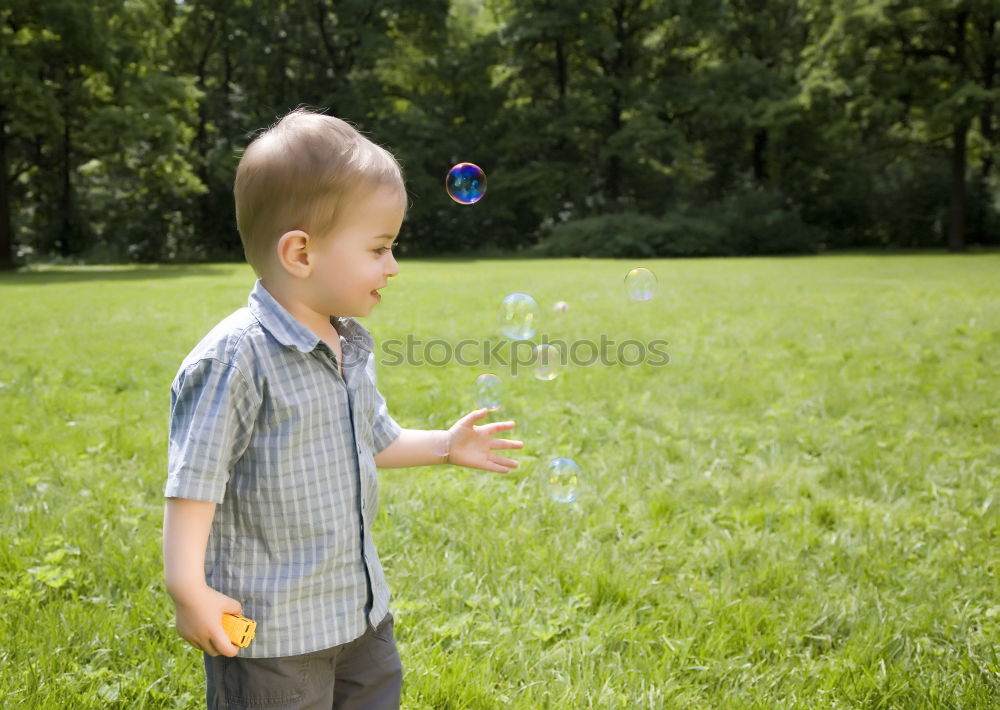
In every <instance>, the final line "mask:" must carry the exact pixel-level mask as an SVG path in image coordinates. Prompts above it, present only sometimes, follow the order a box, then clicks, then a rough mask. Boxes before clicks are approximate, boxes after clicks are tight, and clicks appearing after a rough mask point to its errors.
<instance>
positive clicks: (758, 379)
mask: <svg viewBox="0 0 1000 710" xmlns="http://www.w3.org/2000/svg"><path fill="white" fill-rule="evenodd" d="M635 265H639V264H633V263H630V262H621V261H604V260H601V261H590V260H571V261H531V260H512V261H460V260H449V261H418V262H406V261H404V262H403V264H402V273H401V275H400V276H399V277H398V278H397V279H396V280H395V281H394V282H393V283H392V284H391V286H390V287H389V288H388V289H387V290H386V292H385V299H384V301H383V303H382V305H381V306H380V307H379V308H378V310H377V312H376V313H375V314H374V315H373V316H372V317H370V318H368V319H366V325H368V327H369V328H370V329H371V330H372V331H373V333H374V334H375V336H376V339H377V340H379V341H380V342H383V343H384V342H386V341H388V340H390V339H394V338H405V337H406V336H407V334H412V335H413V336H414V337H415V338H419V339H422V340H425V341H426V340H430V339H434V338H441V339H445V340H448V341H450V342H452V343H455V342H457V341H458V340H461V339H463V338H472V339H485V338H490V337H494V338H495V337H496V336H495V335H494V331H495V324H494V314H495V311H496V307H497V305H498V304H499V302H500V300H501V299H502V298H503V296H504V295H506V294H507V293H509V292H512V291H526V292H528V293H531V294H533V295H534V296H535V298H536V299H537V300H538V302H539V305H540V306H541V307H542V313H543V316H544V322H543V327H544V329H545V331H546V332H548V333H549V334H551V335H552V336H554V337H563V338H567V339H570V340H578V339H583V338H589V339H593V340H599V339H600V336H601V334H605V335H607V336H608V337H609V338H612V339H615V340H616V341H619V342H620V341H622V340H624V339H627V338H634V339H637V340H641V341H649V340H652V339H654V338H663V339H665V340H667V341H669V343H670V345H669V346H668V348H667V349H668V351H669V353H670V357H671V362H670V364H669V365H667V366H666V367H652V366H642V367H630V368H626V367H600V366H592V367H569V368H567V370H566V371H565V372H564V373H563V374H562V375H561V376H560V377H559V378H557V379H556V380H553V381H551V382H542V381H538V380H536V379H534V378H533V377H532V376H531V375H530V373H522V374H520V375H518V376H517V377H511V376H509V373H506V372H504V371H503V370H502V368H497V367H492V368H489V369H493V370H494V371H496V372H497V373H498V374H501V375H503V376H504V379H505V386H506V395H505V399H504V409H503V410H502V411H501V412H500V414H501V415H503V416H507V415H509V416H511V417H514V418H516V419H517V420H518V423H519V426H518V429H517V432H518V433H519V436H521V437H522V438H523V439H524V441H525V449H524V451H523V452H522V453H521V454H520V455H519V457H518V458H519V459H520V460H521V462H522V464H521V468H520V469H519V470H517V471H516V472H514V473H511V474H509V475H506V476H500V475H495V474H487V473H483V472H476V471H468V470H464V469H458V468H454V467H437V468H420V469H406V470H391V471H383V472H382V474H381V483H380V496H381V504H382V508H381V512H380V516H379V520H378V522H377V524H376V530H375V535H376V541H377V542H378V545H379V549H380V551H381V553H382V556H383V559H384V562H385V566H386V569H387V574H388V577H389V582H390V586H391V588H392V590H393V594H394V601H393V608H394V610H395V612H396V616H397V626H396V630H397V636H398V642H399V646H400V651H401V654H402V657H403V663H404V667H405V672H406V676H405V683H404V707H406V708H499V707H503V708H524V709H535V708H560V709H561V708H601V709H604V708H727V709H729V708H755V709H760V710H764V709H770V708H808V709H813V708H928V709H931V708H934V709H938V708H994V707H997V706H998V705H1000V659H998V654H997V639H998V638H1000V586H998V579H997V575H998V571H1000V564H998V561H997V560H998V554H997V550H998V546H1000V494H998V490H997V480H998V475H997V474H998V465H1000V444H998V441H1000V436H998V434H1000V402H998V392H1000V255H997V254H982V255H975V256H942V255H910V256H891V257H876V256H865V255H850V256H823V257H810V258H787V259H727V260H713V259H709V260H670V261H656V262H645V263H643V264H642V265H644V266H647V267H649V268H651V269H652V270H653V271H654V272H655V273H656V274H657V276H658V277H659V284H660V289H659V293H658V296H657V298H656V299H655V300H653V301H651V302H648V303H634V302H630V301H628V300H626V299H624V298H623V295H622V285H621V279H622V277H623V275H624V274H625V272H626V271H627V270H628V269H629V268H631V267H632V266H635ZM252 283H253V276H252V272H251V271H250V269H249V268H248V267H245V266H231V265H206V266H192V267H183V268H179V267H164V268H135V269H132V268H107V269H94V268H90V269H88V268H72V269H57V270H49V271H38V272H32V273H24V274H10V275H4V276H0V304H2V308H0V329H2V333H3V339H2V341H0V383H2V385H0V516H2V517H0V532H2V535H3V539H2V545H0V588H2V591H0V664H2V668H3V671H2V673H0V706H3V707H28V708H56V707H71V708H109V707H128V708H132V707H137V708H154V707H155V708H161V707H162V708H174V707H176V708H189V707H190V708H193V707H198V706H199V705H200V704H201V703H202V688H203V676H202V669H201V657H200V654H198V653H197V652H195V651H194V650H193V649H192V648H190V647H189V646H187V645H186V644H185V643H184V642H182V641H181V640H180V639H179V637H177V636H176V635H175V633H174V631H173V627H172V623H173V622H172V607H171V605H170V603H169V600H168V598H167V596H166V594H165V592H164V590H163V585H162V571H161V562H160V551H159V544H160V525H161V519H162V497H161V496H162V488H163V483H164V472H165V464H166V426H167V407H168V402H169V386H170V382H171V380H172V378H173V376H174V374H175V372H176V369H177V366H178V365H179V363H180V361H181V359H182V358H183V356H184V355H185V354H186V353H187V352H188V351H189V350H190V349H191V347H193V346H194V344H195V343H196V342H197V341H198V340H199V339H200V338H201V337H202V335H204V334H205V333H206V332H207V330H208V329H209V328H210V327H211V326H212V325H214V324H215V323H216V322H217V321H218V320H220V319H221V318H222V317H224V316H225V315H227V314H228V313H230V312H231V311H233V310H235V309H236V308H238V307H240V306H242V305H245V303H246V297H247V294H248V292H249V289H250V287H251V286H252ZM556 300H566V301H568V302H569V304H570V307H571V310H570V311H569V312H568V313H566V314H562V317H560V318H557V317H556V315H557V314H554V313H552V311H551V306H552V303H553V302H555V301H556ZM484 369H486V368H478V367H475V366H464V367H463V366H461V365H457V364H450V365H447V366H444V367H431V366H423V367H416V366H399V367H381V368H380V371H379V377H380V381H379V384H380V388H381V390H382V391H383V393H384V394H385V396H386V398H387V400H388V402H389V406H390V410H391V411H392V413H393V414H394V416H395V417H396V419H397V420H398V421H399V422H400V423H401V424H402V425H403V426H406V427H414V428H432V427H434V428H436V427H444V426H448V425H450V424H451V423H452V422H453V421H454V420H455V419H457V418H458V417H459V416H460V415H461V414H463V413H465V412H466V411H468V410H469V409H470V408H471V407H472V383H473V380H474V379H475V377H476V375H478V374H480V372H481V371H483V370H484ZM556 456H569V457H571V458H574V459H576V461H577V462H578V463H579V464H580V467H581V469H582V471H583V476H584V485H583V489H582V492H581V496H580V499H579V500H578V501H577V503H575V504H571V505H566V504H558V503H555V502H552V501H550V500H549V499H548V498H547V497H546V496H545V492H544V488H543V476H542V471H543V469H544V466H545V464H546V462H547V461H548V460H549V459H551V458H553V457H556Z"/></svg>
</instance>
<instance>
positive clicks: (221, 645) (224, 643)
mask: <svg viewBox="0 0 1000 710" xmlns="http://www.w3.org/2000/svg"><path fill="white" fill-rule="evenodd" d="M209 643H210V644H211V645H212V646H213V647H214V649H215V650H216V651H217V654H216V655H219V656H229V657H232V656H235V655H236V654H237V653H239V650H240V649H239V648H238V647H237V646H236V644H234V643H233V642H232V641H230V640H229V637H228V636H226V633H225V631H223V632H222V636H218V635H217V634H215V633H213V634H212V636H211V638H210V639H209Z"/></svg>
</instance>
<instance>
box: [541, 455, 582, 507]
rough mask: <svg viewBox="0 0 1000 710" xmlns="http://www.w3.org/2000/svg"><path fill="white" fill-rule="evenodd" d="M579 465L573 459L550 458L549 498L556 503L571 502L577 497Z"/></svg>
mask: <svg viewBox="0 0 1000 710" xmlns="http://www.w3.org/2000/svg"><path fill="white" fill-rule="evenodd" d="M579 485H580V467H579V466H577V465H576V461H574V460H573V459H564V458H559V459H552V460H551V461H550V462H549V468H548V489H549V498H551V499H552V500H554V501H555V502H557V503H572V502H573V501H575V500H576V499H577V496H578V495H579V493H578V490H577V488H578V486H579Z"/></svg>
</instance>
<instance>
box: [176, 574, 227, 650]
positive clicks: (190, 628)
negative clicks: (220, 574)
mask: <svg viewBox="0 0 1000 710" xmlns="http://www.w3.org/2000/svg"><path fill="white" fill-rule="evenodd" d="M174 607H175V608H176V610H177V622H176V628H177V633H178V634H180V635H181V637H182V638H183V639H184V640H185V641H187V642H188V643H190V644H191V645H192V646H194V647H195V648H200V649H201V650H202V651H204V652H205V653H207V654H208V655H209V656H230V657H231V656H235V655H236V654H237V653H238V652H239V650H240V649H239V647H238V646H236V645H235V644H234V643H233V642H232V641H230V640H229V636H227V635H226V631H225V629H223V628H222V615H223V614H224V613H229V614H242V613H243V605H242V604H240V603H239V602H238V601H236V600H235V599H233V598H231V597H227V596H226V595H225V594H222V593H221V592H217V591H215V590H214V589H212V588H211V587H209V586H208V585H205V586H204V587H201V588H199V589H196V590H193V591H191V592H190V593H188V594H185V595H184V598H183V599H178V598H174Z"/></svg>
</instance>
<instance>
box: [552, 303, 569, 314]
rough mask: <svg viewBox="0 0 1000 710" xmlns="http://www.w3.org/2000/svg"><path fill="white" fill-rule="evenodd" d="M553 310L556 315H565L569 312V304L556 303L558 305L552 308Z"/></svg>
mask: <svg viewBox="0 0 1000 710" xmlns="http://www.w3.org/2000/svg"><path fill="white" fill-rule="evenodd" d="M552 310H554V311H555V312H556V313H565V312H566V311H568V310H569V304H568V303H566V301H556V305H554V306H552Z"/></svg>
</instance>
